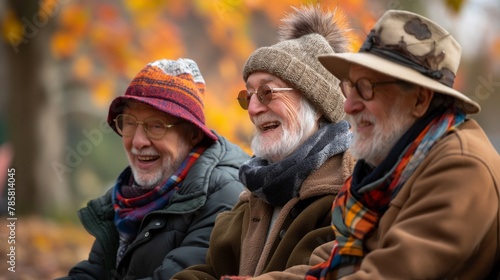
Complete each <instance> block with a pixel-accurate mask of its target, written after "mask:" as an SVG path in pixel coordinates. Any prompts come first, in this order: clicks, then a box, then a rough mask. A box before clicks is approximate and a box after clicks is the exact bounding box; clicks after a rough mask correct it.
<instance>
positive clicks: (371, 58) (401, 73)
mask: <svg viewBox="0 0 500 280" xmlns="http://www.w3.org/2000/svg"><path fill="white" fill-rule="evenodd" d="M318 60H319V61H320V62H321V64H322V65H323V66H324V67H325V68H326V69H327V70H328V71H330V72H331V73H332V74H333V75H334V76H335V77H337V78H338V79H340V80H342V79H343V78H347V77H348V76H349V69H350V67H351V65H352V64H357V65H360V66H363V67H366V68H369V69H372V70H374V71H377V72H380V73H383V74H385V75H389V76H392V77H394V78H397V79H400V80H404V81H407V82H410V83H412V84H417V85H420V86H423V87H425V88H429V89H431V90H434V91H436V92H439V93H442V94H446V95H450V96H452V97H454V98H456V99H458V100H459V101H461V103H462V104H463V106H462V107H463V109H464V111H465V112H466V113H467V114H475V113H478V112H479V111H481V107H480V106H479V104H477V103H476V102H474V101H472V100H471V99H470V98H468V97H467V96H466V95H465V94H463V93H461V92H459V91H457V90H454V89H453V88H450V87H448V86H445V85H443V84H441V83H439V82H437V81H435V80H433V79H431V78H428V77H426V76H424V75H422V74H420V73H419V72H417V71H415V70H413V69H411V68H409V67H406V66H403V65H400V64H397V63H395V62H392V61H389V60H387V59H384V58H382V57H379V56H376V55H373V54H370V53H338V54H331V55H320V56H318Z"/></svg>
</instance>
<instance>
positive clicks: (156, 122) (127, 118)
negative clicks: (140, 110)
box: [115, 114, 169, 138]
mask: <svg viewBox="0 0 500 280" xmlns="http://www.w3.org/2000/svg"><path fill="white" fill-rule="evenodd" d="M115 123H116V129H117V130H118V131H119V132H120V133H121V134H122V135H123V136H132V135H134V134H135V131H136V129H137V127H138V125H139V124H142V125H143V126H144V130H145V131H146V134H147V135H148V137H150V138H161V137H163V136H164V135H165V132H166V129H167V127H169V126H168V125H167V124H165V122H164V121H163V120H161V119H156V118H151V119H147V120H144V121H143V122H139V121H137V119H136V118H135V117H134V116H131V115H126V114H122V115H118V116H117V117H116V119H115Z"/></svg>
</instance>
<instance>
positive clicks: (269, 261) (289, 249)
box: [173, 153, 354, 279]
mask: <svg viewBox="0 0 500 280" xmlns="http://www.w3.org/2000/svg"><path fill="white" fill-rule="evenodd" d="M353 167H354V160H353V158H352V156H351V155H350V153H344V154H342V155H337V156H335V157H332V158H331V159H329V160H328V161H327V162H325V164H324V165H323V166H321V167H320V169H318V170H316V171H315V172H313V173H311V175H310V176H309V177H308V178H307V179H306V180H305V181H304V183H303V184H302V186H301V189H300V192H299V197H297V198H293V199H292V200H290V201H289V202H288V203H287V204H285V205H284V206H283V209H282V210H281V211H280V213H279V216H278V217H277V219H276V221H275V223H274V226H273V228H272V229H271V231H270V232H269V237H268V239H267V241H266V236H267V234H268V228H269V225H270V221H271V217H272V213H273V208H272V207H271V206H269V205H268V204H266V203H265V202H263V201H262V200H261V199H259V198H257V197H255V196H253V195H252V194H251V193H250V192H248V191H246V192H244V193H243V194H242V195H241V196H240V202H239V203H238V204H237V205H236V206H235V207H234V209H233V210H232V211H230V212H225V213H222V214H220V215H219V216H218V217H217V220H216V224H215V227H214V230H213V231H212V235H211V239H210V247H209V251H208V253H207V264H206V265H196V266H192V267H189V268H188V269H186V270H184V271H181V272H179V273H177V274H176V275H174V277H173V279H220V277H221V276H225V275H241V276H253V277H257V276H260V277H257V278H258V279H268V278H269V279H271V278H272V279H278V278H282V279H290V278H297V279H303V278H304V275H305V272H306V271H307V269H308V268H310V266H309V265H311V264H310V258H311V254H312V252H313V250H314V249H315V248H316V247H318V246H320V245H321V244H323V243H325V242H328V241H331V240H333V238H334V235H333V231H332V229H331V207H332V202H333V199H334V197H335V195H336V194H337V193H338V190H339V189H340V187H341V186H342V184H343V182H344V181H345V180H346V179H347V177H348V176H349V175H350V174H351V172H352V169H353ZM327 258H328V254H323V255H322V258H316V263H317V262H318V261H324V260H326V259H327ZM271 271H274V272H272V273H269V272H271Z"/></svg>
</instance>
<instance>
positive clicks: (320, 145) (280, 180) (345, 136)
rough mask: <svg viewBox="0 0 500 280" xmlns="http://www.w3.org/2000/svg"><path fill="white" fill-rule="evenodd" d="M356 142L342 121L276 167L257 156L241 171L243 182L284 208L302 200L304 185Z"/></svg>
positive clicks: (261, 195)
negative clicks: (287, 204)
mask: <svg viewBox="0 0 500 280" xmlns="http://www.w3.org/2000/svg"><path fill="white" fill-rule="evenodd" d="M351 139H352V133H351V132H350V131H349V123H348V122H347V121H340V122H338V123H336V124H328V125H325V126H323V127H321V128H320V129H318V131H316V133H314V134H313V135H312V136H311V137H309V138H308V139H307V140H306V141H305V142H304V143H303V144H302V145H301V146H300V147H298V148H297V150H295V151H294V152H293V153H292V154H291V155H290V156H288V157H287V158H285V159H284V160H282V161H279V162H276V163H269V162H268V161H267V160H265V159H262V158H258V157H255V156H253V157H252V158H251V159H249V160H248V161H247V162H245V163H244V164H243V165H242V166H241V167H240V171H239V175H240V180H241V182H243V184H244V185H245V186H246V187H247V188H248V189H249V190H250V191H251V192H252V194H254V195H256V196H258V197H260V198H262V199H263V200H264V201H266V202H267V203H269V204H270V205H272V206H275V207H280V206H283V205H285V204H286V203H287V202H288V201H289V200H290V199H292V198H293V197H296V196H298V194H299V191H300V187H301V185H302V182H303V181H304V180H305V179H306V178H307V177H308V176H309V174H311V172H313V171H315V170H317V169H318V168H319V167H320V166H321V165H323V163H324V162H325V161H327V160H328V159H329V158H331V157H333V156H334V155H337V154H341V153H343V152H345V151H347V148H348V147H349V144H350V142H351Z"/></svg>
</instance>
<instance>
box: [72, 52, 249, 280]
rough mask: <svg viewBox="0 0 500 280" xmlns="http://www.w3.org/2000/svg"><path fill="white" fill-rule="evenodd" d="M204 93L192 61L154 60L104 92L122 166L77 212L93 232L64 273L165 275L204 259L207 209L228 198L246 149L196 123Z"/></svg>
mask: <svg viewBox="0 0 500 280" xmlns="http://www.w3.org/2000/svg"><path fill="white" fill-rule="evenodd" d="M204 92H205V83H204V80H203V77H202V76H201V74H200V71H199V69H198V66H197V65H196V63H195V62H194V61H192V60H190V59H178V60H166V59H163V60H159V61H155V62H153V63H150V64H148V65H147V66H146V67H145V68H144V69H142V70H141V71H140V72H139V74H137V76H136V77H135V78H134V80H133V81H132V82H131V83H130V85H129V87H128V88H127V91H126V92H125V95H123V96H119V97H117V98H115V100H113V102H112V103H111V106H110V108H109V114H108V123H109V125H111V126H112V127H113V128H114V130H115V131H116V133H118V134H119V135H121V136H122V141H123V145H124V147H125V151H126V153H127V156H128V161H129V165H130V166H129V167H127V168H126V169H125V170H124V171H123V172H122V174H121V175H120V176H119V177H118V180H117V181H116V184H115V186H114V187H113V188H112V189H110V190H109V191H108V192H107V193H106V194H105V195H104V196H103V197H100V198H98V199H95V200H92V201H90V202H89V203H88V206H87V207H85V208H83V209H82V210H80V212H79V215H80V218H81V220H82V223H83V225H84V226H85V228H86V229H87V230H88V231H89V232H90V233H91V234H92V235H94V236H95V238H96V240H95V242H94V246H93V247H92V250H91V252H90V255H89V259H88V260H86V261H82V262H81V263H79V264H78V265H76V266H75V267H73V268H72V269H71V271H70V272H69V276H68V277H67V278H66V279H139V278H140V279H145V278H149V279H168V278H170V277H171V276H172V275H173V274H175V273H176V272H178V271H180V270H182V269H184V268H186V267H187V266H189V265H194V264H200V263H204V262H205V255H206V252H207V247H208V240H209V236H210V233H211V231H212V228H213V226H214V223H215V216H216V215H217V214H218V213H220V212H222V211H225V210H230V209H231V208H232V207H233V205H234V204H235V203H236V202H237V200H238V197H239V195H240V193H241V191H243V186H242V184H241V183H240V182H239V181H238V169H239V167H240V165H241V164H242V163H243V162H245V161H246V160H248V159H249V156H248V155H247V154H246V153H244V152H243V150H241V149H240V148H239V147H238V146H236V145H234V144H231V143H230V142H228V141H227V140H226V139H224V138H223V137H222V136H220V135H217V134H216V133H215V132H214V131H212V130H210V129H209V128H208V127H207V126H206V125H205V116H204V114H203V96H204Z"/></svg>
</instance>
